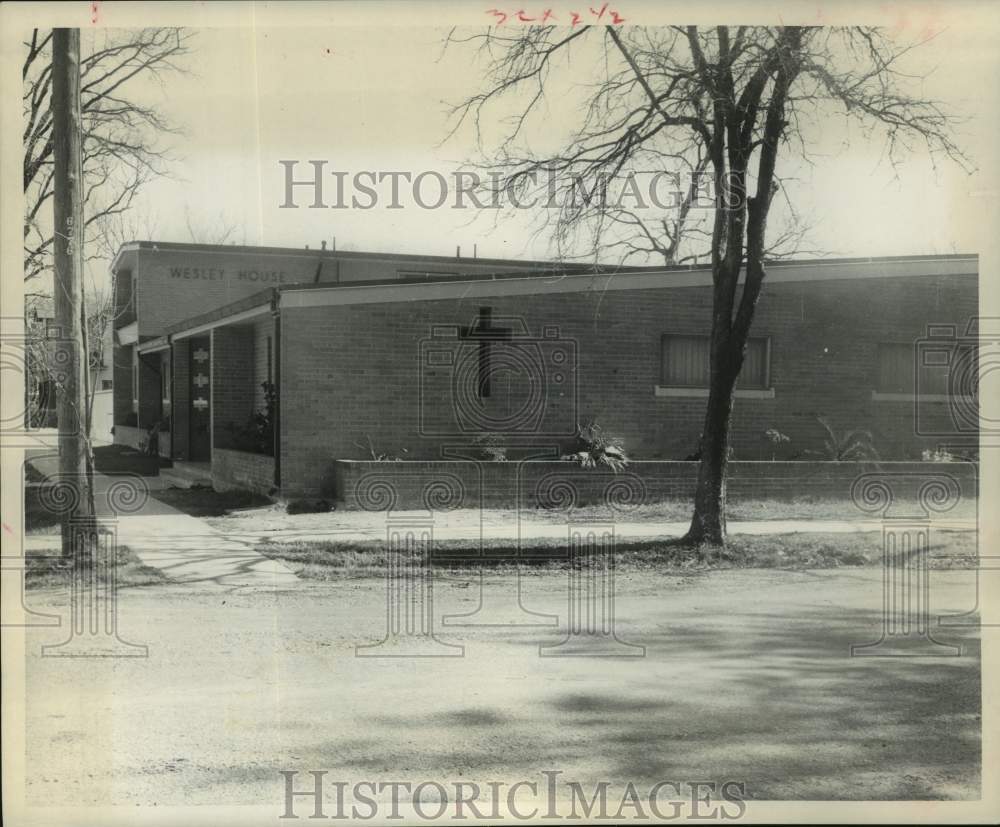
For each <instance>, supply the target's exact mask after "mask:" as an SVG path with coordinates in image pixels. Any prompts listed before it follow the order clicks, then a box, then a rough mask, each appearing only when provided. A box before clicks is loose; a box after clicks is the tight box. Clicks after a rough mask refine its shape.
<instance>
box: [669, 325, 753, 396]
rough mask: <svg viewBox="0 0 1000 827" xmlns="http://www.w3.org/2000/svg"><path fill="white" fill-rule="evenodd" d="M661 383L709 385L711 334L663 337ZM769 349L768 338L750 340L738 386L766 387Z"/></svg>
mask: <svg viewBox="0 0 1000 827" xmlns="http://www.w3.org/2000/svg"><path fill="white" fill-rule="evenodd" d="M661 341H662V344H661V346H662V351H661V358H660V384H661V385H665V386H667V387H678V388H707V387H708V380H709V376H710V367H709V352H710V351H709V348H710V341H709V338H708V336H675V335H672V334H665V335H664V336H663V338H662V340H661ZM769 356H770V348H769V342H768V340H767V339H766V338H757V339H749V340H748V341H747V352H746V356H745V357H744V359H743V370H742V371H741V372H740V378H739V380H738V381H737V383H736V384H737V387H740V388H756V389H766V388H767V387H768V386H769V385H768V380H769V378H770V376H769V373H770V365H769V364H768V362H769Z"/></svg>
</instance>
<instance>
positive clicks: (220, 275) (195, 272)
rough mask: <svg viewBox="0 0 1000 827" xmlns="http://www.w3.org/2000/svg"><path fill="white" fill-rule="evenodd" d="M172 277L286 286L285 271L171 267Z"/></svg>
mask: <svg viewBox="0 0 1000 827" xmlns="http://www.w3.org/2000/svg"><path fill="white" fill-rule="evenodd" d="M170 277H171V278H174V279H187V280H189V281H199V280H200V281H226V280H228V279H233V278H235V279H236V280H237V281H257V282H261V283H263V284H285V271H284V270H225V269H220V268H216V267H171V268H170Z"/></svg>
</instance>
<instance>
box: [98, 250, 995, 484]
mask: <svg viewBox="0 0 1000 827" xmlns="http://www.w3.org/2000/svg"><path fill="white" fill-rule="evenodd" d="M114 268H115V273H116V285H117V301H118V305H119V312H118V318H117V322H116V344H115V373H116V376H115V386H114V387H115V422H116V432H115V438H116V441H117V442H122V443H129V442H132V443H135V442H136V441H137V440H139V439H142V438H148V437H147V436H146V434H147V432H148V431H150V429H153V431H154V432H155V431H157V429H158V442H159V450H160V453H161V454H163V455H164V456H168V457H171V458H172V459H174V460H175V461H177V462H180V463H188V464H195V465H197V464H202V465H201V466H199V467H201V468H204V469H206V470H205V473H206V474H207V473H208V469H209V464H210V470H211V475H212V478H213V480H214V481H215V482H216V484H217V485H239V486H247V487H252V488H256V489H259V490H264V491H272V490H278V491H281V492H282V493H283V494H286V495H302V494H314V495H315V494H319V493H324V494H329V493H330V488H331V486H332V485H333V468H334V460H337V459H357V460H364V459H372V458H373V455H374V456H387V457H403V458H406V459H427V460H430V459H446V458H454V457H462V456H472V455H475V452H476V451H477V450H479V449H478V448H477V445H479V443H478V442H477V440H478V439H481V437H482V435H483V434H493V435H495V436H494V437H493V438H494V439H495V440H497V441H498V442H500V443H502V444H504V445H507V446H510V449H511V450H514V451H516V450H519V449H524V450H525V451H528V450H530V451H534V452H536V453H538V452H544V451H551V452H555V453H558V452H559V451H560V450H565V449H566V447H567V446H568V445H569V444H570V443H571V442H572V439H573V435H574V432H575V430H576V428H577V425H578V423H579V424H582V423H587V422H592V421H593V422H597V423H599V424H600V425H601V426H602V427H603V428H604V429H605V431H607V432H608V433H610V434H613V435H614V436H616V437H618V438H620V439H621V440H622V441H623V442H624V445H625V446H626V448H627V450H628V452H629V455H630V456H632V457H634V458H636V459H649V460H654V459H661V460H682V459H685V458H686V457H688V456H690V455H691V454H692V453H693V452H694V451H695V449H696V446H697V441H698V436H699V433H700V429H701V423H702V418H703V413H704V405H705V398H706V396H707V387H706V386H707V377H708V361H707V359H708V339H707V332H708V329H709V323H710V310H711V274H710V272H709V271H708V270H706V269H704V268H697V267H677V268H640V269H628V270H624V269H618V270H616V269H607V270H603V271H601V272H598V273H595V272H594V271H593V269H592V268H590V269H589V270H585V269H583V268H563V269H561V270H556V269H555V268H554V267H553V265H551V264H547V263H544V262H525V261H500V260H488V259H458V258H438V257H430V256H405V255H385V254H374V253H337V252H332V251H325V250H324V251H309V250H291V249H276V248H246V247H225V246H222V247H214V246H208V245H181V244H162V243H160V244H154V243H147V242H143V243H138V244H130V245H126V246H125V247H123V248H122V250H121V251H120V253H119V255H118V257H117V258H116V260H115V263H114ZM977 283H978V261H977V259H976V257H974V256H931V257H906V258H884V259H840V260H823V261H809V262H782V263H774V264H772V265H770V266H769V268H768V277H767V282H766V284H765V287H764V291H763V294H762V297H761V300H760V304H759V306H758V311H757V316H756V320H755V322H754V329H753V333H752V340H751V342H750V344H749V347H748V353H747V358H746V363H745V366H744V371H743V374H742V377H741V380H740V384H739V387H738V390H737V400H736V405H735V413H734V426H733V442H734V458H736V459H742V460H770V459H771V458H772V456H774V451H775V450H776V449H775V448H774V446H773V445H772V443H771V442H770V441H768V440H767V439H766V438H765V436H764V434H765V431H767V430H769V429H774V430H777V431H779V432H780V433H782V434H784V435H786V436H787V437H788V441H787V442H783V443H782V444H781V446H779V448H778V449H777V451H778V456H777V457H776V458H778V459H798V458H812V459H815V458H817V456H820V455H821V451H822V448H823V440H824V436H825V433H824V431H823V428H822V426H821V425H820V424H819V422H818V418H819V417H822V418H824V419H826V420H827V421H828V422H829V423H830V424H831V425H832V426H833V427H834V428H835V429H836V430H837V431H847V430H851V429H855V428H863V429H866V430H869V431H871V433H872V435H873V437H874V443H875V445H876V447H877V448H878V449H879V451H880V453H881V455H882V456H883V457H884V458H886V459H899V460H904V459H919V458H920V456H921V452H922V451H923V450H925V449H928V448H934V447H937V446H939V445H942V444H948V445H959V444H962V445H967V446H968V445H974V444H975V428H976V419H977V408H976V405H977V402H976V399H975V396H974V394H975V382H974V381H973V379H972V377H973V376H974V371H971V372H970V371H969V370H968V369H967V368H968V365H969V364H973V365H974V359H973V360H972V361H971V363H970V360H969V359H967V358H966V357H967V356H968V354H970V353H972V352H973V351H972V350H971V349H970V347H969V343H970V341H971V339H972V338H974V337H975V335H976V334H975V331H970V329H969V323H970V321H971V320H973V319H974V317H975V315H976V312H977V308H978V289H977ZM925 351H926V353H928V354H937V355H936V356H925ZM918 363H919V364H920V365H921V366H920V367H918ZM963 366H965V367H963Z"/></svg>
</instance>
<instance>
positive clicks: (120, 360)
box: [111, 344, 132, 425]
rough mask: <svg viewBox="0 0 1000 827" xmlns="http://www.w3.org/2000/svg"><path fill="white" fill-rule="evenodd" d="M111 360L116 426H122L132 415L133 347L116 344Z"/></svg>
mask: <svg viewBox="0 0 1000 827" xmlns="http://www.w3.org/2000/svg"><path fill="white" fill-rule="evenodd" d="M111 358H112V361H113V365H112V371H113V376H112V380H113V382H114V391H113V397H114V415H115V424H117V425H120V424H122V423H124V422H125V420H126V419H127V418H128V415H129V414H130V413H132V346H131V345H118V344H116V345H115V346H114V347H113V348H112V351H111Z"/></svg>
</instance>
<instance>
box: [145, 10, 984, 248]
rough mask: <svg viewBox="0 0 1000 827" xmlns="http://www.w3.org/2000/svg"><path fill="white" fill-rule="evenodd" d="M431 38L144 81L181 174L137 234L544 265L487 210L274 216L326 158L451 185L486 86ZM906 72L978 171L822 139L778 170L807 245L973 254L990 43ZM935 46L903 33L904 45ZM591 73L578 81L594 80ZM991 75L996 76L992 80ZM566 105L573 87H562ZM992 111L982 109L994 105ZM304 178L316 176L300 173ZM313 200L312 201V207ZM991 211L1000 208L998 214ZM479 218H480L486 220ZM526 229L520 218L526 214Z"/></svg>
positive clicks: (323, 39) (156, 194)
mask: <svg viewBox="0 0 1000 827" xmlns="http://www.w3.org/2000/svg"><path fill="white" fill-rule="evenodd" d="M446 33H447V30H445V29H436V28H420V27H416V28H405V29H403V28H391V29H381V30H379V29H374V28H360V27H359V28H344V27H338V28H314V29H287V28H286V29H262V28H257V29H202V30H198V32H197V36H196V37H195V39H194V40H193V42H192V46H193V53H192V54H191V55H190V56H189V57H188V58H187V59H186V65H187V67H188V68H189V70H190V72H189V74H186V75H168V76H165V77H164V78H163V81H164V82H163V85H162V87H144V88H143V89H142V92H141V93H142V94H143V95H144V96H149V97H151V98H154V99H158V100H159V103H160V105H161V107H162V109H163V111H164V112H165V114H166V115H167V116H168V117H169V118H170V119H171V120H172V121H173V122H175V123H176V124H178V125H179V126H181V127H182V128H183V129H184V130H185V134H184V135H182V136H179V137H177V138H174V139H172V142H171V143H172V147H173V153H174V155H175V157H176V161H175V162H174V163H173V164H172V171H173V173H174V176H173V177H172V178H171V179H163V180H159V181H156V182H154V183H152V184H150V185H149V186H148V187H147V188H146V190H145V191H144V192H143V194H142V196H141V198H140V199H139V204H138V206H137V208H136V217H137V218H138V219H139V221H140V226H142V227H145V228H147V229H148V230H149V231H150V232H149V233H145V232H142V233H140V234H141V235H147V234H155V236H156V238H158V239H161V240H172V241H190V240H191V236H190V233H189V231H188V229H187V225H188V223H190V224H191V225H192V226H193V227H194V228H195V231H196V233H197V234H198V235H199V236H200V239H199V240H213V235H214V234H215V233H216V232H217V231H218V228H219V227H220V226H222V225H229V224H232V225H235V226H236V231H235V233H234V234H233V235H232V236H231V237H230V240H231V241H236V242H237V243H246V244H265V245H288V246H295V247H302V246H304V245H306V244H308V245H309V246H310V247H313V248H315V247H318V246H319V243H320V241H321V240H323V239H326V240H327V241H331V240H332V239H333V237H334V236H335V237H336V241H337V246H338V248H339V249H351V250H382V251H392V252H413V253H425V254H440V255H454V252H455V247H456V245H462V248H463V253H466V254H471V251H472V245H473V244H474V243H476V244H478V251H479V255H480V256H497V257H499V256H504V257H507V256H509V257H535V258H544V257H546V256H548V255H549V254H550V253H551V250H550V249H549V248H548V246H547V243H546V241H547V240H546V238H545V237H544V236H542V237H536V238H533V237H532V236H531V234H530V233H529V232H528V222H527V221H526V220H524V221H509V222H504V223H501V224H500V225H499V226H496V227H494V224H493V220H492V218H493V216H492V214H488V213H487V214H481V215H478V214H476V213H475V212H473V211H470V210H463V211H456V210H453V209H447V208H441V209H437V210H423V209H420V208H418V207H416V206H415V205H413V204H412V203H410V204H408V205H407V206H406V207H405V208H404V209H401V210H389V209H385V208H384V207H379V208H376V209H373V210H367V211H364V210H353V209H349V210H312V209H305V208H302V209H298V210H289V209H281V208H280V204H281V203H282V201H283V175H284V171H283V168H282V167H281V166H280V165H279V163H278V161H279V160H281V159H296V160H301V161H303V162H305V161H307V160H309V159H325V160H327V161H328V165H329V168H331V169H338V170H343V171H346V172H348V173H349V174H353V173H355V172H357V171H360V170H379V171H392V170H398V171H408V172H410V173H411V174H414V175H415V174H417V173H418V172H420V171H424V170H433V171H438V172H441V173H444V174H448V173H450V172H451V171H452V170H454V169H455V168H456V167H457V166H458V165H459V163H460V162H462V161H463V160H465V159H467V158H469V157H470V156H471V155H472V154H473V144H472V142H471V140H470V135H469V133H468V132H465V133H462V134H460V135H459V136H457V137H456V139H454V140H451V141H448V142H445V143H444V144H443V145H441V141H442V140H443V139H444V137H445V135H446V133H447V129H448V117H447V105H446V104H447V102H455V101H458V100H461V99H462V98H464V97H466V96H468V95H470V94H472V93H474V92H476V91H477V90H479V89H481V88H482V72H481V68H478V67H477V65H476V64H475V63H474V61H473V55H472V52H471V51H470V50H468V49H464V50H463V49H461V48H454V47H450V48H449V49H448V50H447V51H446V52H444V54H443V56H442V44H443V40H444V38H445V35H446ZM934 33H935V34H936V37H935V38H934V39H933V40H932V41H931V42H930V43H928V44H927V45H925V46H923V47H922V48H921V52H920V54H921V60H920V63H919V64H914V65H913V68H915V69H917V70H920V71H924V70H932V69H934V67H937V68H936V71H935V72H934V74H932V75H931V77H930V78H929V79H928V80H927V81H926V83H925V90H926V94H928V95H929V96H932V97H936V98H940V99H942V100H943V101H944V102H945V103H946V104H947V105H948V107H949V108H950V109H951V110H952V111H954V112H955V113H957V114H959V115H962V116H965V117H967V118H968V119H969V120H968V121H967V122H966V123H965V124H963V125H962V126H961V128H960V133H959V139H960V142H961V143H962V145H963V147H965V148H966V149H967V151H968V153H969V154H970V155H971V156H972V158H973V159H974V160H975V162H976V163H977V164H978V165H979V167H980V173H979V174H975V175H972V176H969V175H967V174H965V173H964V172H962V171H961V170H960V169H959V168H958V167H956V166H954V165H950V164H946V165H944V166H941V167H940V168H939V169H938V170H937V171H935V170H934V169H933V167H932V165H931V162H930V160H929V159H928V158H927V157H926V155H924V154H921V153H917V154H915V155H913V156H912V157H910V158H909V159H908V160H907V162H906V163H905V164H904V165H903V166H902V167H901V168H899V169H896V170H894V169H893V168H892V167H891V165H890V164H889V163H888V162H887V161H886V160H885V159H884V158H883V157H882V152H881V149H882V147H881V145H880V144H879V143H878V142H877V141H874V142H872V141H868V140H866V139H865V138H864V137H863V136H860V135H858V134H849V133H847V132H846V131H845V129H844V125H843V120H842V118H840V117H837V116H832V117H831V118H830V119H829V121H828V122H826V123H822V124H818V125H815V126H814V127H811V134H810V137H811V138H812V139H813V141H814V144H813V157H812V163H811V164H808V165H806V164H802V163H801V162H798V161H796V160H788V159H787V158H786V160H784V161H783V162H782V164H781V166H780V171H781V172H782V173H783V174H784V175H786V176H788V177H790V178H792V179H793V183H792V185H791V193H792V196H793V199H794V201H795V203H796V207H797V209H798V210H799V211H800V213H801V214H803V215H804V216H805V217H807V219H808V220H809V221H810V223H811V224H812V225H813V230H812V232H811V235H810V244H809V246H810V247H812V248H816V249H819V250H822V251H825V252H826V253H828V254H830V255H838V256H875V255H894V254H900V255H902V254H920V253H950V252H976V251H977V250H978V248H979V246H980V245H981V244H982V235H981V234H982V233H983V232H984V228H983V227H982V224H981V222H975V221H973V220H967V217H969V216H975V215H977V214H978V213H981V212H982V211H983V210H984V209H985V208H986V203H985V200H984V199H995V198H996V194H995V193H994V192H990V191H987V189H984V187H983V186H982V184H981V182H982V181H983V180H988V181H992V180H996V168H995V164H996V152H995V148H996V144H995V136H996V135H997V134H1000V129H998V127H1000V124H998V122H997V116H996V113H997V107H996V101H993V100H989V101H984V100H983V95H984V92H988V93H989V94H990V95H991V96H992V95H994V94H995V88H996V87H995V78H996V77H997V76H998V75H1000V69H998V65H997V55H998V50H997V48H996V42H995V38H994V35H993V32H991V31H983V30H976V29H972V28H969V27H964V26H963V25H962V23H961V21H960V20H948V19H943V20H942V22H941V23H940V24H939V25H938V26H937V27H935V29H934ZM926 34H928V31H926V29H925V27H922V28H921V31H916V30H912V29H910V30H908V29H907V28H906V26H905V25H904V26H901V27H900V30H899V32H898V35H899V37H900V38H902V39H913V38H915V37H920V36H925V35H926ZM589 71H591V70H590V69H588V67H587V66H586V64H585V62H581V63H580V64H579V83H586V82H589V81H590V80H592V77H591V76H590V75H589ZM984 79H988V80H989V83H986V82H985V81H984ZM567 94H568V95H571V94H572V90H567ZM984 103H986V104H988V107H987V108H986V111H983V109H984ZM549 107H550V108H549V117H550V119H551V128H552V130H553V134H557V131H558V130H560V129H565V128H568V127H570V126H571V125H572V124H571V123H570V122H569V119H570V117H571V115H572V113H571V112H566V111H565V110H566V107H565V106H561V105H560V101H559V100H558V98H557V96H554V97H553V99H552V100H550V103H549ZM300 171H301V172H302V173H303V174H305V173H306V172H308V167H307V166H306V165H305V164H304V163H303V164H302V165H301V166H300ZM301 203H302V204H303V206H305V205H306V204H307V203H308V199H307V198H306V196H305V195H303V196H301ZM991 206H992V203H991ZM477 215H478V217H477ZM527 218H528V217H527V216H525V219H527Z"/></svg>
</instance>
